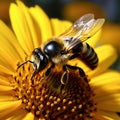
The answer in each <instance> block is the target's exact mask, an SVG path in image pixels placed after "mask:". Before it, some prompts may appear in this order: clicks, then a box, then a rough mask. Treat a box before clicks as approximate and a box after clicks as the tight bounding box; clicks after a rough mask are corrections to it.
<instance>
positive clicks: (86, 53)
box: [79, 42, 98, 69]
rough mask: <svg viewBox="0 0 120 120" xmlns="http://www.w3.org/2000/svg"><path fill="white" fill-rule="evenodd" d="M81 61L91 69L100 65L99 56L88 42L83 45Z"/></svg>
mask: <svg viewBox="0 0 120 120" xmlns="http://www.w3.org/2000/svg"><path fill="white" fill-rule="evenodd" d="M81 47H82V48H81V54H80V56H79V57H80V59H81V60H82V61H83V62H84V63H85V64H86V65H87V66H88V67H89V68H91V69H94V68H96V67H97V65H98V56H97V54H96V52H95V51H94V49H93V48H92V47H91V46H90V45H89V44H88V43H86V42H83V43H82V44H81Z"/></svg>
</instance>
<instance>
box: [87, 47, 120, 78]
mask: <svg viewBox="0 0 120 120" xmlns="http://www.w3.org/2000/svg"><path fill="white" fill-rule="evenodd" d="M95 51H96V53H97V55H98V58H99V64H98V67H97V68H96V69H95V70H93V71H91V70H89V69H88V70H86V73H88V75H89V76H90V77H93V76H96V75H98V74H100V73H103V72H104V71H105V70H106V69H107V68H108V67H110V66H111V65H112V64H113V62H115V60H116V59H117V57H118V55H117V52H116V50H115V48H114V47H112V46H111V45H103V46H100V47H98V48H96V49H95Z"/></svg>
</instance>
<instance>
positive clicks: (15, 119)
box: [7, 109, 31, 120]
mask: <svg viewBox="0 0 120 120" xmlns="http://www.w3.org/2000/svg"><path fill="white" fill-rule="evenodd" d="M27 113H28V112H27V111H26V110H24V109H18V110H16V111H15V113H14V114H13V115H11V117H9V118H8V119H7V120H23V118H24V117H25V116H26V115H27ZM30 120H31V119H30Z"/></svg>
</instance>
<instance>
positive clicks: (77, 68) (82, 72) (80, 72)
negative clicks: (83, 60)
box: [66, 64, 88, 82]
mask: <svg viewBox="0 0 120 120" xmlns="http://www.w3.org/2000/svg"><path fill="white" fill-rule="evenodd" d="M66 66H67V67H68V68H70V69H73V70H79V74H80V77H81V78H82V79H84V80H85V81H86V82H88V79H87V76H86V74H85V72H84V70H83V69H82V68H80V67H77V66H71V65H68V64H66Z"/></svg>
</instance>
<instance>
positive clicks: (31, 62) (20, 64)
mask: <svg viewBox="0 0 120 120" xmlns="http://www.w3.org/2000/svg"><path fill="white" fill-rule="evenodd" d="M27 62H30V63H34V62H33V61H31V60H27V61H25V62H23V63H21V64H20V65H18V67H17V69H19V68H20V67H21V66H23V65H24V64H26V63H27Z"/></svg>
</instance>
